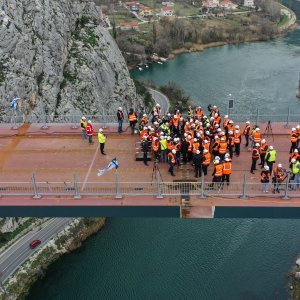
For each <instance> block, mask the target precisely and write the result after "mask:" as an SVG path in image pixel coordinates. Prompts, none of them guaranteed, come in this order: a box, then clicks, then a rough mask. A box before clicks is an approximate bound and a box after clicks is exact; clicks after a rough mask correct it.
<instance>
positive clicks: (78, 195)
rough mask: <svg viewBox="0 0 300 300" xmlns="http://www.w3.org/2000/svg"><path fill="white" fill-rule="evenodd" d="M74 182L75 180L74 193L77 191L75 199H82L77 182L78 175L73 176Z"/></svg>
mask: <svg viewBox="0 0 300 300" xmlns="http://www.w3.org/2000/svg"><path fill="white" fill-rule="evenodd" d="M73 180H74V191H75V195H74V198H75V199H80V198H81V196H80V194H79V192H78V182H77V176H76V174H73Z"/></svg>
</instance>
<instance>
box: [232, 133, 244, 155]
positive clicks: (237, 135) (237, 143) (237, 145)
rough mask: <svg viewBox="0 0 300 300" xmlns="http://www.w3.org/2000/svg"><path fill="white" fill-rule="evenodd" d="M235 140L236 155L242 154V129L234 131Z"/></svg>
mask: <svg viewBox="0 0 300 300" xmlns="http://www.w3.org/2000/svg"><path fill="white" fill-rule="evenodd" d="M233 141H234V148H235V155H236V156H240V151H241V141H242V136H241V133H240V131H239V130H237V129H236V130H235V131H234V137H233Z"/></svg>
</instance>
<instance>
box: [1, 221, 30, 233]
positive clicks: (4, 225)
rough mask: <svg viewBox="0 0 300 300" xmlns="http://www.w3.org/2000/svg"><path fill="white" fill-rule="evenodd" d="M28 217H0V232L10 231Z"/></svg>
mask: <svg viewBox="0 0 300 300" xmlns="http://www.w3.org/2000/svg"><path fill="white" fill-rule="evenodd" d="M27 219H28V218H0V232H1V233H5V232H12V231H14V230H16V229H17V228H18V227H19V226H20V225H21V224H23V223H24V222H25V221H26V220H27Z"/></svg>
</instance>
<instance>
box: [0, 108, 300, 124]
mask: <svg viewBox="0 0 300 300" xmlns="http://www.w3.org/2000/svg"><path fill="white" fill-rule="evenodd" d="M148 116H149V117H150V116H151V115H150V114H148ZM81 117H82V114H78V113H74V114H70V115H43V114H41V115H35V116H31V117H30V122H31V123H33V124H34V123H37V124H42V127H44V128H47V126H49V124H50V123H51V124H54V123H55V124H65V123H69V124H72V128H77V127H79V122H80V119H81ZM85 117H86V118H87V120H91V121H93V123H97V124H99V125H100V126H103V127H105V126H110V125H114V126H115V125H116V124H117V123H118V121H117V116H116V114H99V115H85ZM229 117H230V118H231V119H232V120H233V121H234V122H243V123H244V122H246V121H250V122H252V123H253V124H258V125H259V124H261V123H267V122H268V121H271V123H282V124H283V126H284V127H286V128H289V127H290V126H291V123H292V124H295V123H300V113H297V114H296V113H295V112H293V111H291V110H290V108H288V109H287V112H286V113H283V114H261V113H260V112H259V110H257V111H256V112H255V113H249V114H234V113H231V114H229ZM27 121H28V120H26V118H25V117H23V116H21V115H11V116H2V117H1V118H0V123H1V124H14V126H19V125H21V124H23V123H25V122H27ZM126 122H127V123H128V116H127V113H125V112H124V123H126Z"/></svg>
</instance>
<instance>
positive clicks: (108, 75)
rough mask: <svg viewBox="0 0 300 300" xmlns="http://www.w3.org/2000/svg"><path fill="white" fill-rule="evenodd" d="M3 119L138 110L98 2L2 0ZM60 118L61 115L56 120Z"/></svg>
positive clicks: (0, 71) (0, 62) (0, 88)
mask: <svg viewBox="0 0 300 300" xmlns="http://www.w3.org/2000/svg"><path fill="white" fill-rule="evenodd" d="M0 3H1V6H0V99H1V108H2V109H1V115H0V117H2V118H3V116H5V115H6V116H7V115H9V114H11V111H10V107H9V102H10V100H11V99H12V98H13V97H20V98H21V100H19V102H18V109H17V114H18V115H22V116H24V117H25V118H26V120H27V121H35V120H38V119H41V118H44V115H45V114H46V115H49V118H48V119H49V120H50V121H51V120H55V119H63V116H68V115H71V114H73V113H74V112H76V113H78V114H81V113H84V114H94V115H95V114H96V115H97V114H102V113H105V114H110V113H115V109H116V108H117V107H118V106H123V107H126V108H127V109H128V108H130V107H137V106H138V105H139V104H140V103H139V100H137V96H136V91H135V87H134V84H133V81H132V80H131V79H130V77H129V72H128V69H127V66H126V63H125V61H124V59H123V57H122V55H121V52H120V51H119V49H118V47H117V45H116V43H115V42H114V40H113V38H112V37H111V36H110V34H109V32H108V31H107V30H106V29H105V28H104V27H103V26H102V19H101V11H100V10H99V9H98V8H97V7H96V6H95V4H94V2H92V1H83V0H81V1H79V0H77V1H76V0H64V1H61V0H9V1H4V0H0ZM55 115H59V117H55Z"/></svg>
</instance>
